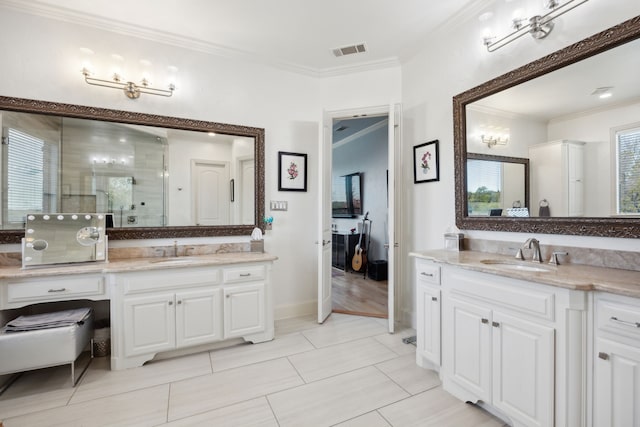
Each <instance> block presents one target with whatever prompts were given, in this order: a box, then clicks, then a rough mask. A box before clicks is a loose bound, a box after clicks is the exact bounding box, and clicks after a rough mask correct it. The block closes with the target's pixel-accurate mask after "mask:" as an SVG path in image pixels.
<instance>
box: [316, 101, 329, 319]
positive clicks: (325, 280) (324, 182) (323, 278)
mask: <svg viewBox="0 0 640 427" xmlns="http://www.w3.org/2000/svg"><path fill="white" fill-rule="evenodd" d="M331 120H332V118H331V117H329V114H327V113H326V112H325V113H324V117H323V120H322V121H323V123H322V126H321V128H320V136H319V140H320V144H318V145H319V150H318V151H319V152H318V159H319V160H318V162H319V165H318V171H320V179H318V182H319V184H318V186H319V191H318V194H319V201H318V204H319V205H320V218H319V220H318V240H317V244H318V323H323V322H324V321H325V319H326V318H327V317H329V315H330V314H331V310H332V306H331V246H332V245H331V237H332V236H331V154H332V153H331V151H332V148H331V138H332V136H331Z"/></svg>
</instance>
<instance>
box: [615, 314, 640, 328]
mask: <svg viewBox="0 0 640 427" xmlns="http://www.w3.org/2000/svg"><path fill="white" fill-rule="evenodd" d="M611 320H613V321H614V322H618V323H621V324H623V325H626V326H631V327H632V328H640V323H639V322H629V321H628V320H620V319H618V318H617V317H615V316H611Z"/></svg>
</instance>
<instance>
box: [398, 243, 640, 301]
mask: <svg viewBox="0 0 640 427" xmlns="http://www.w3.org/2000/svg"><path fill="white" fill-rule="evenodd" d="M409 255H410V256H413V257H417V258H423V259H427V260H431V261H434V262H437V263H442V264H447V265H453V266H456V267H460V268H463V269H465V270H473V271H480V272H482V273H489V274H497V275H500V276H504V277H511V278H514V279H521V280H527V281H529V282H535V283H541V284H544V285H551V286H557V287H562V288H567V289H575V290H580V291H603V292H610V293H615V294H620V295H627V296H631V297H637V298H640V271H632V270H621V269H616V268H605V267H592V266H588V265H581V264H564V265H558V266H554V265H549V264H547V263H534V262H532V261H518V260H516V259H515V258H514V257H512V256H506V255H499V254H493V253H486V252H475V251H461V252H453V251H445V250H429V251H422V252H411V253H409ZM486 260H489V262H494V263H493V264H491V263H488V264H487V263H484V262H482V261H486ZM501 263H502V264H501ZM514 264H516V265H523V266H525V267H524V268H527V267H529V266H531V267H534V268H540V269H544V270H545V271H544V272H541V271H525V270H518V269H516V268H517V267H515V268H514V267H513V265H514Z"/></svg>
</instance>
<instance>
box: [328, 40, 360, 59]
mask: <svg viewBox="0 0 640 427" xmlns="http://www.w3.org/2000/svg"><path fill="white" fill-rule="evenodd" d="M332 51H333V54H334V55H335V56H336V57H341V56H345V55H353V54H355V53H364V52H366V51H367V48H366V47H365V45H364V43H360V44H354V45H352V46H344V47H338V48H335V49H332Z"/></svg>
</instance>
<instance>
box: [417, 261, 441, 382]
mask: <svg viewBox="0 0 640 427" xmlns="http://www.w3.org/2000/svg"><path fill="white" fill-rule="evenodd" d="M416 302H417V306H416V313H417V316H418V322H417V325H416V326H417V327H416V346H417V351H416V363H417V364H418V366H421V367H424V368H427V367H430V368H434V369H438V367H439V366H440V267H439V266H438V265H436V264H434V263H432V262H429V261H426V260H423V259H419V258H416Z"/></svg>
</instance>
